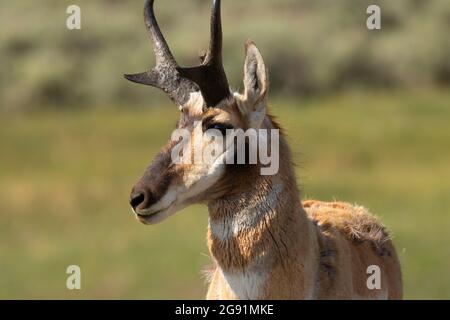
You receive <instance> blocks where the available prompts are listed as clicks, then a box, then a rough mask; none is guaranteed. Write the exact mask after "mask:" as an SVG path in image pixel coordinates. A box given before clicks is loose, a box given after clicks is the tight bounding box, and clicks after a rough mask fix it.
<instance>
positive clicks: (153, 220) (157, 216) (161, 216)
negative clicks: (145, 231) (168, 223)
mask: <svg viewBox="0 0 450 320" xmlns="http://www.w3.org/2000/svg"><path fill="white" fill-rule="evenodd" d="M175 211H176V210H175V208H174V205H173V204H171V205H170V206H168V207H167V208H165V209H161V210H158V211H154V212H151V211H150V210H147V211H134V214H135V215H136V219H137V220H138V221H139V222H141V223H143V224H145V225H155V224H158V223H160V222H162V221H163V220H165V219H167V218H168V217H170V216H171V215H172V214H174V213H175Z"/></svg>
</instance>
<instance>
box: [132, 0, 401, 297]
mask: <svg viewBox="0 0 450 320" xmlns="http://www.w3.org/2000/svg"><path fill="white" fill-rule="evenodd" d="M153 3H154V0H147V1H146V4H145V9H144V12H145V23H146V26H147V29H148V32H149V35H150V39H151V41H152V43H153V46H154V51H155V55H156V67H155V68H154V69H152V70H150V71H148V72H144V73H140V74H135V75H126V76H125V77H126V78H127V79H128V80H131V81H133V82H137V83H141V84H146V85H150V86H153V87H157V88H159V89H162V90H164V91H165V92H166V93H167V94H168V95H169V97H170V98H171V99H172V101H173V102H174V103H175V104H176V105H177V106H179V108H180V112H181V118H180V121H179V122H178V125H177V127H178V128H179V129H184V130H188V132H189V133H190V135H191V138H192V139H194V138H195V136H196V135H198V134H202V132H204V131H206V130H208V129H215V130H219V131H220V132H222V134H223V135H227V134H228V130H227V129H232V128H234V129H242V130H247V129H251V128H253V129H267V130H277V129H280V126H279V125H278V123H277V122H276V121H275V119H274V117H273V116H271V115H270V113H269V110H268V106H267V94H268V89H269V85H268V75H267V70H266V67H265V65H264V61H263V58H262V56H261V54H260V52H259V50H258V49H257V47H256V46H255V44H254V43H252V42H250V41H249V42H248V43H247V44H246V59H245V65H244V88H245V90H244V92H243V93H242V94H240V93H234V92H231V90H230V87H229V85H228V80H227V76H226V74H225V71H224V68H223V64H222V27H221V13H220V0H213V8H212V16H211V40H210V46H209V50H208V52H207V54H206V55H204V56H202V58H201V61H202V63H201V65H199V66H196V67H189V68H182V67H179V66H178V64H177V63H176V61H175V59H174V57H173V55H172V53H171V51H170V49H169V47H168V45H167V42H166V41H165V39H164V36H163V34H162V33H161V31H160V29H159V26H158V23H157V21H156V18H155V14H154V11H153ZM198 123H200V124H201V125H198ZM281 132H282V131H281ZM204 143H205V144H203V145H201V146H200V147H201V148H205V147H206V144H207V143H206V142H204ZM208 143H209V144H211V143H216V142H214V141H213V139H212V140H210V141H209V142H208ZM175 145H176V141H174V140H173V139H171V141H170V142H169V143H168V144H167V145H166V146H165V147H164V148H163V149H162V151H161V152H160V153H159V154H158V155H157V157H156V159H155V160H154V161H153V163H152V164H151V165H150V167H149V168H148V169H147V171H146V172H145V174H144V176H143V177H142V178H141V180H140V181H139V182H138V183H137V184H136V186H135V187H134V188H133V190H132V193H131V201H130V203H131V206H132V207H133V211H134V213H135V214H136V216H137V218H138V220H140V221H141V222H142V223H144V224H149V225H153V224H156V223H159V222H161V221H163V220H164V219H166V218H168V217H169V216H171V215H173V214H174V213H176V212H177V211H179V210H181V209H183V208H185V207H187V206H189V205H191V204H194V203H203V204H206V205H207V206H208V209H209V227H208V235H207V238H208V246H209V251H210V254H211V256H212V259H213V262H214V267H213V269H212V270H211V271H210V286H209V290H208V293H207V298H208V299H401V298H402V279H401V271H400V264H399V260H398V258H397V255H396V251H395V248H394V246H393V244H392V242H391V240H390V238H389V235H388V234H387V232H386V231H385V229H384V227H383V226H382V225H380V223H379V222H378V221H377V220H376V219H375V218H374V217H373V216H371V215H370V214H369V213H368V212H367V211H366V210H365V209H364V208H362V207H358V206H353V205H350V204H346V203H338V202H332V203H325V202H320V201H305V202H303V203H302V202H301V201H300V196H299V190H298V186H297V183H296V178H295V174H294V168H293V164H292V160H291V153H290V149H289V146H288V144H287V142H286V139H285V137H284V136H283V134H282V133H281V135H280V139H279V159H280V164H279V170H278V171H277V173H276V174H274V175H270V176H266V175H262V174H261V172H260V167H261V166H262V164H261V163H259V162H258V163H256V164H227V163H224V162H223V161H219V160H220V159H221V158H223V155H224V154H227V153H229V152H231V149H233V150H234V148H235V147H236V146H235V145H231V146H228V145H227V146H225V151H224V152H223V154H221V155H218V156H217V158H216V159H215V161H212V162H208V163H200V164H198V163H195V164H185V163H181V164H180V163H174V162H173V161H172V156H171V155H172V151H173V149H174V147H175ZM247 149H248V148H247ZM247 151H248V150H247ZM369 266H378V267H379V270H380V284H381V286H380V287H379V288H375V289H374V288H369V286H368V285H367V283H368V281H367V280H368V277H369V275H368V274H367V270H368V268H369Z"/></svg>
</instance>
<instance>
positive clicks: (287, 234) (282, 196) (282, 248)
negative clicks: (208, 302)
mask: <svg viewBox="0 0 450 320" xmlns="http://www.w3.org/2000/svg"><path fill="white" fill-rule="evenodd" d="M268 120H269V121H270V126H273V127H277V126H276V124H275V123H274V122H273V121H272V120H271V119H270V118H268ZM245 170H246V174H245V179H239V178H233V179H232V180H233V183H234V185H233V188H232V189H233V192H229V193H226V194H225V195H224V196H222V197H220V198H219V199H216V200H214V201H211V202H210V203H209V204H208V208H209V228H208V246H209V250H210V252H211V255H212V256H213V259H214V260H215V263H216V264H217V268H218V269H217V270H218V271H219V272H220V273H221V275H222V276H223V278H224V280H225V281H226V282H227V283H228V286H229V288H228V290H230V291H231V295H234V297H235V298H239V299H262V298H270V295H271V294H270V292H273V291H274V290H275V291H278V290H276V287H280V286H281V287H280V288H279V289H280V292H281V293H282V294H283V295H285V296H286V297H288V296H289V295H290V292H289V290H286V289H285V288H289V287H291V288H292V287H295V286H292V283H291V284H290V285H288V282H289V281H290V277H286V275H293V277H292V279H291V280H292V281H297V282H298V279H300V282H301V283H298V285H299V286H300V288H301V286H307V285H308V286H309V287H311V286H310V283H309V282H310V281H313V279H303V278H302V277H301V276H300V277H299V273H301V274H303V273H304V270H303V269H304V268H308V267H309V264H311V260H314V259H310V257H311V254H314V251H315V250H317V245H316V241H314V240H313V239H314V236H313V235H314V231H313V230H312V228H313V225H312V223H311V222H310V221H309V219H308V218H307V216H306V213H305V211H304V210H303V208H302V205H301V202H300V196H299V190H298V187H297V183H296V178H295V173H294V168H293V165H292V163H291V156H290V150H289V147H288V145H287V143H286V141H285V139H284V137H283V136H282V135H281V136H280V170H279V172H278V173H277V174H276V175H274V176H261V175H260V174H259V168H258V167H257V166H254V167H252V168H246V169H245ZM299 253H301V254H299ZM294 275H295V276H294ZM294 279H296V280H294ZM283 287H284V288H283ZM297 288H298V287H297ZM280 292H278V293H277V296H279V294H280ZM309 295H310V293H306V292H305V298H308V296H309Z"/></svg>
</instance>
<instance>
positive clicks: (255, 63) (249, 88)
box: [244, 41, 268, 104]
mask: <svg viewBox="0 0 450 320" xmlns="http://www.w3.org/2000/svg"><path fill="white" fill-rule="evenodd" d="M245 48H246V54H247V57H246V58H245V65H244V87H245V93H244V96H245V98H246V100H247V102H249V103H253V104H257V103H258V102H260V101H262V100H264V99H265V98H266V94H267V90H268V79H267V78H268V76H267V71H266V66H265V64H264V60H263V57H262V55H261V53H260V52H259V50H258V48H257V47H256V45H255V44H254V43H253V42H252V41H248V42H247V43H246V45H245Z"/></svg>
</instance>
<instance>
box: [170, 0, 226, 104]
mask: <svg viewBox="0 0 450 320" xmlns="http://www.w3.org/2000/svg"><path fill="white" fill-rule="evenodd" d="M220 7H221V1H220V0H213V6H212V12H211V40H210V44H209V50H208V52H207V54H206V56H205V57H204V58H202V60H203V62H202V64H201V65H199V66H196V67H189V68H180V67H178V68H177V70H178V72H179V73H180V74H181V76H183V77H184V78H187V79H189V80H192V81H193V82H195V83H196V84H197V85H198V86H199V87H200V90H201V92H202V95H203V98H204V99H205V102H206V105H207V106H208V107H214V106H216V105H217V104H218V103H219V102H221V101H222V100H223V99H225V98H227V97H228V96H229V95H230V87H229V85H228V79H227V76H226V73H225V69H224V67H223V61H222V18H221V8H220Z"/></svg>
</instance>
